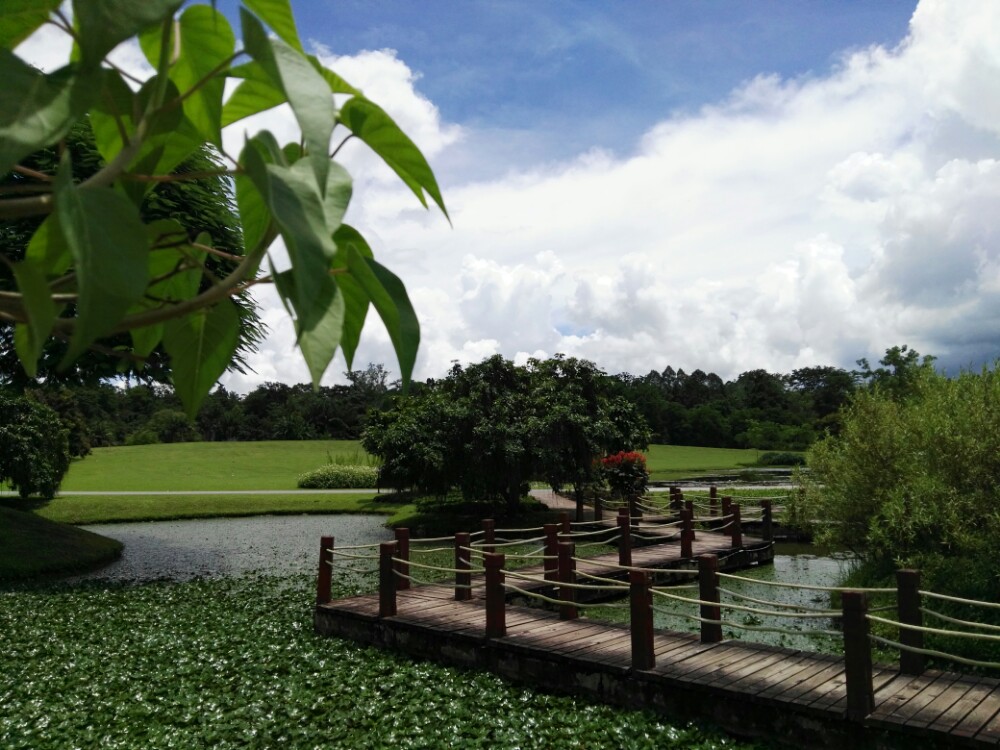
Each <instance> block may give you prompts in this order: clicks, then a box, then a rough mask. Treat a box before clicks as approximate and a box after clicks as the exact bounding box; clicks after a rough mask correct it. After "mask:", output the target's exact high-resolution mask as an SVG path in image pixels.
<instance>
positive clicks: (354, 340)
mask: <svg viewBox="0 0 1000 750" xmlns="http://www.w3.org/2000/svg"><path fill="white" fill-rule="evenodd" d="M333 241H334V243H335V244H336V245H337V254H336V255H335V256H333V263H332V268H333V269H334V270H336V271H342V272H343V271H347V270H348V268H347V251H348V248H353V249H354V250H355V251H356V252H358V253H360V254H361V255H362V256H363V257H365V258H373V257H374V254H373V253H372V250H371V248H370V247H369V246H368V242H367V241H365V238H364V237H362V236H361V233H360V232H358V230H357V229H355V228H354V227H352V226H350V225H349V224H341V225H340V226H339V227H338V228H337V231H336V232H334V233H333ZM336 278H337V286H339V287H340V291H341V293H342V294H343V296H344V327H343V332H342V333H341V334H340V348H341V349H342V350H343V352H344V359H346V360H347V367H348V369H350V368H351V367H353V366H354V353H355V352H356V351H357V350H358V343H359V342H360V341H361V331H362V329H363V328H364V327H365V318H367V316H368V306H369V303H370V300H369V298H368V293H367V292H365V290H364V288H363V287H362V286H361V285H360V284H359V283H358V282H357V281H355V279H354V277H353V276H351V275H350V274H349V273H338V274H337V275H336Z"/></svg>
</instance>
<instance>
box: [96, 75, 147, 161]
mask: <svg viewBox="0 0 1000 750" xmlns="http://www.w3.org/2000/svg"><path fill="white" fill-rule="evenodd" d="M95 79H96V80H98V81H100V89H99V91H98V95H97V96H96V97H95V98H94V105H93V106H92V107H91V108H90V127H91V129H92V130H93V131H94V142H95V144H96V145H97V150H98V152H99V153H100V154H101V156H102V157H103V158H104V160H105V161H106V162H107V161H111V160H112V159H113V158H114V157H115V156H116V155H117V154H118V152H119V151H121V150H122V147H123V146H124V145H125V141H124V139H123V138H122V134H123V132H124V134H125V135H126V136H127V137H129V138H131V136H132V134H133V133H134V132H135V121H134V119H133V116H134V115H135V114H136V112H137V110H138V109H139V107H140V106H141V105H140V103H139V101H138V98H139V97H138V94H137V93H135V92H133V91H132V89H131V88H130V87H129V85H128V84H127V83H125V79H124V78H123V77H122V74H121V73H119V72H118V71H117V70H113V69H111V68H104V69H102V70H101V72H100V74H99V77H95Z"/></svg>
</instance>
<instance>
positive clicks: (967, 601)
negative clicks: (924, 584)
mask: <svg viewBox="0 0 1000 750" xmlns="http://www.w3.org/2000/svg"><path fill="white" fill-rule="evenodd" d="M918 593H919V594H920V595H921V596H928V597H930V598H931V599H940V600H941V601H946V602H955V603H956V604H969V605H972V606H975V607H986V608H987V609H1000V602H984V601H981V600H979V599H962V598H961V597H958V596H948V595H947V594H937V593H935V592H933V591H923V590H921V591H919V592H918Z"/></svg>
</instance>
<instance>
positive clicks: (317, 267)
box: [241, 139, 336, 302]
mask: <svg viewBox="0 0 1000 750" xmlns="http://www.w3.org/2000/svg"><path fill="white" fill-rule="evenodd" d="M254 141H256V139H253V140H252V141H251V143H250V144H248V148H245V149H244V150H243V159H244V161H245V163H244V168H245V169H246V172H247V175H248V176H249V177H250V179H251V180H253V183H254V185H255V186H256V188H257V190H258V191H259V193H260V195H261V196H262V197H263V199H264V201H265V202H266V204H267V206H268V208H269V210H270V212H271V216H272V217H273V219H274V221H275V223H276V224H277V225H278V228H279V230H280V231H281V236H282V238H283V239H284V241H285V247H286V248H287V250H288V256H289V258H290V259H291V261H292V267H293V268H294V269H295V271H296V273H295V284H296V297H297V299H299V300H302V301H303V302H306V301H308V300H311V299H315V298H318V297H319V295H320V294H321V293H322V289H323V285H324V279H325V278H326V277H328V275H329V268H330V262H331V260H332V259H333V255H334V252H336V248H335V246H334V244H333V240H332V238H331V235H332V233H333V231H334V230H335V229H336V227H328V225H327V223H326V208H325V206H324V203H323V199H322V198H321V197H320V193H319V189H318V188H317V186H316V182H315V177H314V175H313V173H312V171H311V170H308V169H302V168H298V169H296V168H295V166H297V165H295V166H293V167H284V166H281V165H278V164H268V163H266V162H265V160H264V157H263V156H262V154H261V151H259V150H258V148H256V147H254V146H253V143H254ZM299 164H301V162H299ZM241 209H242V206H241Z"/></svg>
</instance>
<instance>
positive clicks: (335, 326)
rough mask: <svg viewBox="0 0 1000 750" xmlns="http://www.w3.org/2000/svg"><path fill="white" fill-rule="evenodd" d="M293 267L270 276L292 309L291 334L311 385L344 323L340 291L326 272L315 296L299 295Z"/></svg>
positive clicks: (317, 379) (334, 347)
mask: <svg viewBox="0 0 1000 750" xmlns="http://www.w3.org/2000/svg"><path fill="white" fill-rule="evenodd" d="M296 273H297V272H296V271H295V269H289V270H288V271H284V272H282V273H279V274H276V275H275V276H274V284H275V287H276V288H277V290H278V294H279V295H281V298H282V301H283V302H285V307H286V309H287V308H288V307H289V306H290V307H291V309H292V310H294V312H295V338H296V341H297V342H298V345H299V349H300V350H301V351H302V356H303V358H304V359H305V361H306V365H308V367H309V374H310V376H311V377H312V384H313V387H314V388H316V387H319V383H320V380H321V379H322V377H323V373H324V372H326V368H327V367H329V366H330V362H331V361H332V360H333V355H334V354H336V352H337V346H338V345H339V343H340V336H341V331H342V330H343V326H344V295H342V294H341V293H340V291H339V289H338V288H337V284H336V283H335V282H334V281H333V279H331V278H330V277H329V276H324V277H323V282H322V283H321V284H320V285H319V286H320V291H319V293H318V296H316V297H312V298H309V299H302V298H301V297H300V296H299V292H298V289H299V286H300V285H299V284H298V283H297V281H296V279H295V275H296Z"/></svg>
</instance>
